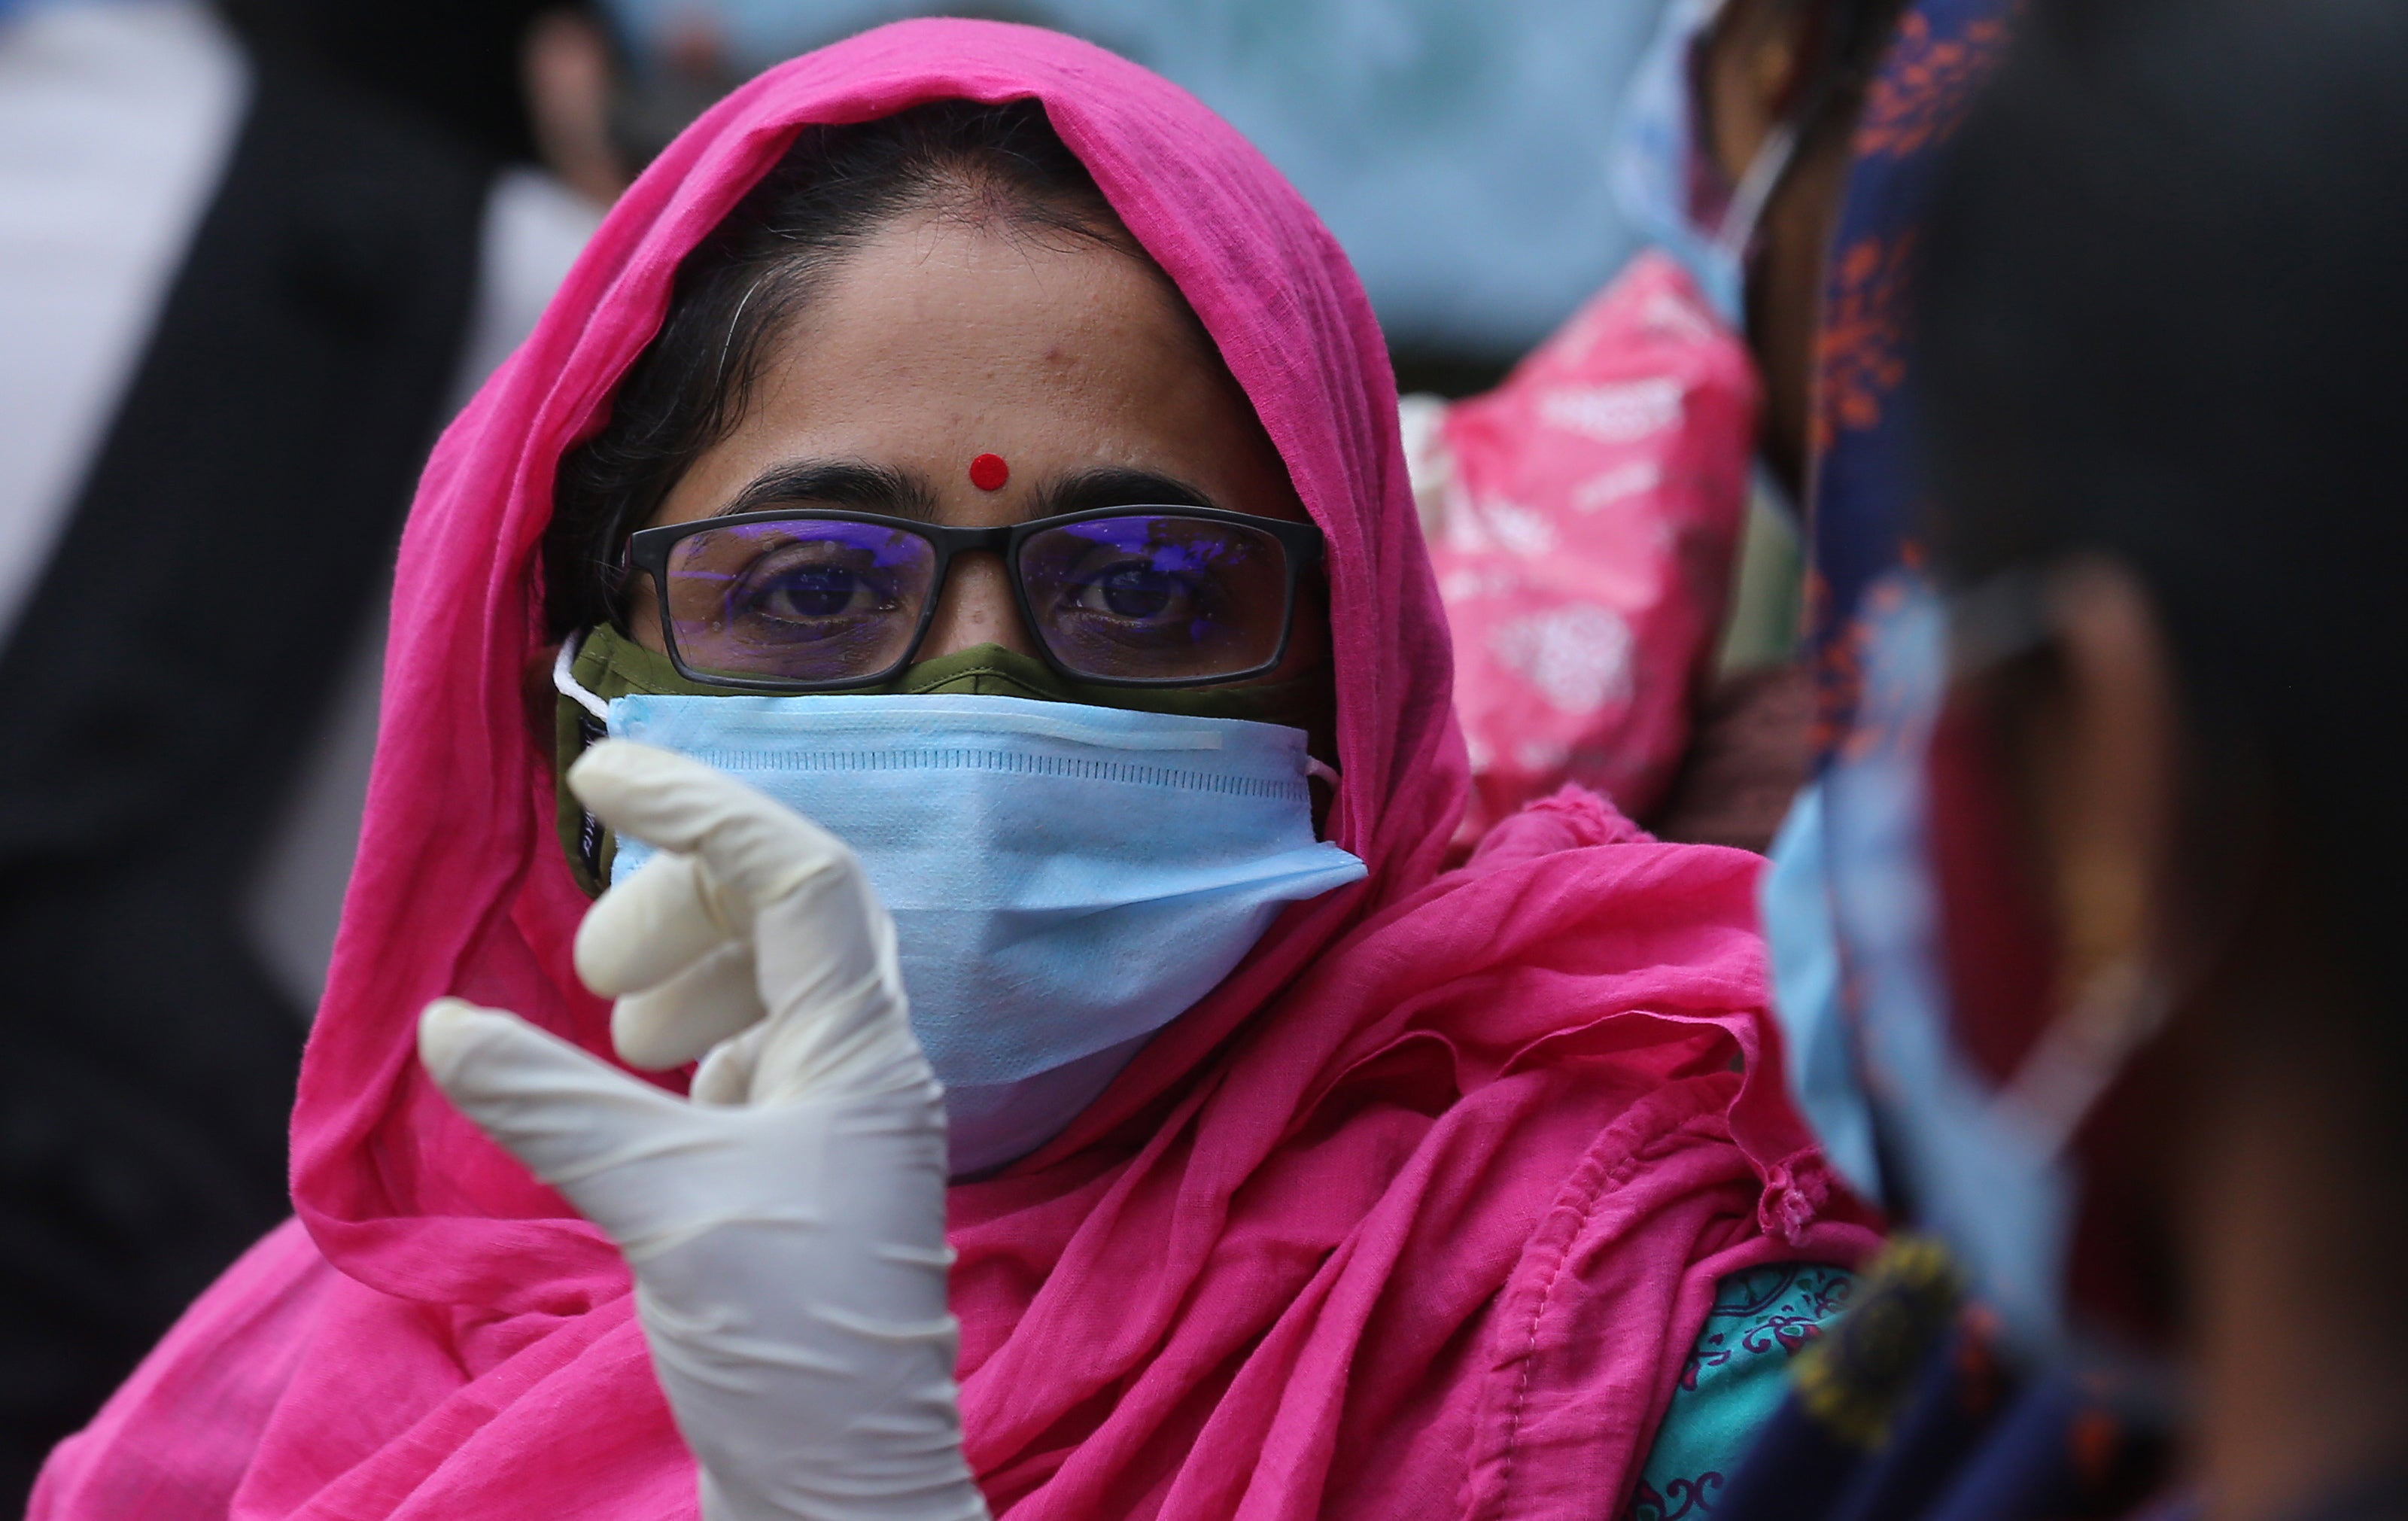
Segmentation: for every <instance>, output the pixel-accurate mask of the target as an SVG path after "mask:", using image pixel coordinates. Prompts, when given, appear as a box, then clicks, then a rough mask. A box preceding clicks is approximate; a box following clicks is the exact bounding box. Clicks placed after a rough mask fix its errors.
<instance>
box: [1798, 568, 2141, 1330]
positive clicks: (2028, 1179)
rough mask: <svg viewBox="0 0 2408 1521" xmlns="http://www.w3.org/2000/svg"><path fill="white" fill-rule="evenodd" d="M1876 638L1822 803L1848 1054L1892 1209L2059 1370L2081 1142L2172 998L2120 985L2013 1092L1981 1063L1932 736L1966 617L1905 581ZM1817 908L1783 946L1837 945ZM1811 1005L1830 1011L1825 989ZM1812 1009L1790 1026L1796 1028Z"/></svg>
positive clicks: (2051, 1037)
mask: <svg viewBox="0 0 2408 1521" xmlns="http://www.w3.org/2000/svg"><path fill="white" fill-rule="evenodd" d="M1861 621H1862V622H1863V624H1864V625H1865V627H1866V630H1867V641H1866V654H1865V664H1864V687H1863V692H1862V695H1861V697H1860V698H1859V701H1858V705H1857V710H1856V716H1855V718H1854V720H1853V725H1852V728H1851V731H1850V734H1849V737H1848V739H1847V741H1846V742H1845V743H1844V744H1842V746H1841V747H1840V750H1839V752H1838V754H1837V755H1836V756H1835V758H1834V759H1833V760H1832V762H1831V764H1830V765H1829V767H1828V769H1827V770H1826V771H1825V773H1824V776H1823V780H1822V782H1821V784H1820V800H1819V804H1818V805H1817V806H1818V808H1819V811H1820V814H1821V821H1820V825H1821V826H1820V831H1819V833H1820V844H1819V853H1820V854H1822V855H1823V857H1824V860H1825V866H1826V871H1827V873H1828V888H1829V897H1828V908H1827V911H1828V915H1829V921H1828V937H1829V939H1830V940H1831V941H1832V942H1833V943H1834V944H1835V946H1836V949H1837V955H1838V961H1837V965H1836V967H1835V968H1834V970H1835V972H1836V974H1837V976H1838V983H1837V987H1836V988H1835V989H1834V996H1833V998H1832V1003H1831V1009H1832V1012H1833V1013H1834V1014H1835V1015H1836V1016H1838V1017H1839V1018H1843V1019H1844V1020H1846V1021H1847V1022H1848V1023H1849V1025H1850V1026H1851V1028H1849V1029H1848V1030H1847V1031H1845V1032H1844V1033H1843V1034H1841V1035H1838V1036H1835V1037H1834V1038H1833V1039H1834V1040H1837V1041H1839V1042H1840V1043H1842V1044H1844V1045H1845V1047H1846V1049H1847V1052H1848V1054H1849V1055H1850V1058H1851V1059H1852V1060H1853V1062H1854V1063H1855V1064H1856V1075H1857V1079H1858V1083H1860V1085H1861V1089H1862V1102H1864V1103H1865V1104H1866V1105H1867V1106H1868V1107H1869V1110H1870V1114H1871V1122H1872V1128H1873V1130H1874V1131H1875V1133H1876V1134H1877V1136H1878V1139H1879V1142H1880V1145H1879V1160H1880V1171H1881V1172H1882V1180H1881V1181H1882V1183H1883V1184H1884V1188H1883V1192H1884V1193H1885V1195H1886V1196H1887V1197H1886V1202H1887V1203H1888V1204H1889V1205H1890V1206H1891V1208H1892V1209H1893V1210H1895V1211H1900V1212H1904V1213H1906V1214H1908V1215H1909V1216H1911V1217H1912V1218H1913V1219H1914V1220H1915V1221H1916V1223H1918V1224H1919V1225H1922V1226H1923V1227H1926V1228H1928V1229H1931V1230H1933V1231H1935V1232H1937V1233H1938V1234H1939V1235H1941V1236H1942V1238H1943V1239H1945V1240H1946V1241H1947V1242H1948V1243H1949V1245H1950V1247H1951V1248H1952V1249H1953V1251H1954V1252H1955V1253H1956V1255H1957V1257H1958V1259H1959V1260H1960V1261H1961V1262H1962V1263H1963V1264H1964V1266H1965V1268H1966V1270H1967V1273H1968V1275H1969V1277H1970V1278H1971V1281H1972V1284H1973V1285H1974V1288H1975V1290H1976V1291H1977V1293H1978V1294H1979V1295H1980V1297H1981V1298H1982V1299H1984V1300H1985V1302H1986V1303H1987V1305H1988V1306H1989V1307H1990V1308H1991V1309H1992V1310H1994V1311H1995V1312H1997V1313H1998V1314H1999V1316H2000V1320H2001V1322H2002V1323H2003V1325H2004V1327H2005V1329H2006V1331H2007V1333H2008V1336H2009V1338H2010V1340H2011V1341H2012V1342H2016V1343H2019V1344H2020V1345H2021V1346H2023V1347H2024V1348H2025V1349H2026V1350H2028V1351H2030V1352H2033V1353H2036V1354H2042V1355H2046V1354H2050V1353H2054V1352H2057V1351H2059V1350H2061V1349H2062V1348H2063V1346H2064V1345H2065V1343H2066V1341H2067V1337H2068V1334H2069V1330H2070V1325H2069V1317H2068V1314H2067V1298H2066V1264H2067V1254H2068V1251H2069V1249H2070V1245H2071V1230H2072V1221H2073V1213H2074V1203H2075V1199H2076V1198H2077V1194H2078V1180H2077V1178H2076V1176H2075V1173H2074V1169H2073V1166H2072V1159H2071V1155H2070V1148H2069V1142H2070V1141H2071V1138H2072V1136H2073V1134H2074V1132H2075V1130H2076V1129H2077V1128H2078V1127H2079V1126H2080V1124H2081V1122H2082V1120H2083V1118H2084V1117H2085V1115H2086V1114H2087V1113H2088V1112H2089V1110H2090V1108H2091V1106H2092V1105H2093V1104H2094V1103H2095V1102H2096V1100H2097V1098H2098V1096H2099V1095H2100V1093H2101V1092H2103V1091H2104V1090H2105V1088H2106V1087H2107V1085H2108V1083H2110V1082H2111V1081H2112V1080H2113V1078H2114V1074H2115V1072H2116V1071H2117V1070H2118V1069H2120V1067H2121V1066H2122V1064H2123V1063H2124V1061H2125V1060H2126V1059H2127V1058H2128V1056H2129V1055H2130V1053H2131V1052H2132V1051H2133V1050H2135V1049H2137V1047H2138V1046H2139V1044H2140V1043H2141V1042H2142V1041H2143V1040H2146V1039H2148V1037H2149V1035H2150V1034H2151V1033H2152V1032H2153V1031H2154V1029H2155V1028H2156V1025H2157V1019H2158V1018H2159V1017H2160V1016H2161V1014H2162V1012H2163V1000H2162V998H2161V997H2159V995H2158V992H2157V987H2156V984H2155V983H2154V981H2153V979H2151V978H2149V977H2147V976H2143V975H2139V974H2137V973H2136V972H2135V971H2134V970H2133V969H2130V968H2127V967H2122V966H2118V967H2114V968H2111V969H2108V971H2106V972H2104V973H2102V974H2100V975H2099V976H2098V977H2097V978H2096V979H2095V981H2094V982H2093V983H2092V985H2091V986H2089V987H2088V988H2086V989H2084V990H2083V991H2082V993H2081V994H2080V995H2079V996H2078V997H2075V998H2074V999H2073V1000H2072V1001H2071V1004H2069V1005H2068V1006H2067V1007H2066V1009H2064V1010H2063V1011H2061V1012H2058V1013H2057V1016H2056V1017H2055V1019H2054V1020H2053V1022H2052V1023H2051V1025H2050V1026H2049V1029H2048V1032H2047V1033H2046V1034H2045V1035H2043V1037H2042V1040H2040V1042H2039V1043H2038V1044H2037V1045H2036V1046H2035V1047H2034V1049H2033V1051H2032V1052H2031V1054H2030V1055H2028V1056H2027V1057H2026V1058H2025V1059H2024V1061H2023V1063H2022V1065H2021V1067H2020V1069H2018V1070H2017V1071H2016V1072H2015V1073H2014V1075H2013V1076H2012V1077H2011V1078H2010V1079H2009V1080H2007V1081H2006V1082H2003V1083H2000V1082H1996V1081H1992V1080H1991V1079H1990V1078H1988V1077H1986V1076H1985V1075H1984V1074H1983V1073H1982V1072H1981V1071H1980V1070H1979V1069H1977V1068H1976V1067H1975V1066H1974V1064H1973V1063H1972V1062H1971V1060H1970V1059H1969V1058H1968V1056H1967V1055H1966V1053H1965V1051H1964V1049H1963V1048H1962V1047H1961V1046H1960V1045H1959V1044H1958V1041H1957V1035H1956V1031H1955V1026H1954V1023H1953V1020H1952V1017H1951V1013H1950V1010H1951V998H1952V990H1951V986H1950V983H1949V968H1948V966H1947V965H1946V962H1945V957H1944V954H1943V952H1942V944H1943V939H1942V922H1941V910H1942V903H1941V897H1940V889H1939V883H1938V880H1937V877H1936V874H1935V872H1934V870H1933V866H1932V862H1933V856H1932V853H1931V829H1930V824H1929V798H1930V795H1931V794H1930V787H1929V783H1928V775H1929V757H1930V754H1931V746H1932V737H1933V734H1934V731H1935V727H1936V725H1937V724H1938V722H1939V719H1940V715H1941V712H1942V704H1943V703H1944V702H1945V700H1946V698H1947V695H1948V689H1949V684H1950V681H1951V677H1952V669H1951V660H1952V654H1951V649H1950V643H1949V629H1948V624H1949V615H1948V612H1947V610H1946V607H1945V605H1944V604H1943V603H1942V599H1941V598H1940V596H1939V595H1937V594H1936V593H1935V592H1934V591H1933V590H1932V589H1931V588H1930V587H1929V586H1928V584H1926V583H1925V582H1924V581H1921V580H1920V579H1919V578H1917V577H1915V576H1914V575H1912V574H1911V573H1906V572H1899V573H1896V574H1894V575H1892V576H1890V577H1887V578H1885V579H1884V580H1883V581H1877V582H1875V583H1874V584H1873V585H1872V586H1871V588H1869V589H1868V591H1867V594H1866V596H1865V599H1864V603H1863V612H1862V615H1861ZM1801 902H1802V900H1794V899H1792V898H1791V897H1788V896H1786V895H1785V894H1784V893H1783V892H1782V891H1780V890H1779V889H1778V888H1771V889H1768V891H1767V892H1766V895H1765V909H1766V913H1767V915H1768V923H1767V926H1766V933H1767V936H1768V938H1769V939H1770V940H1772V942H1773V943H1774V944H1775V945H1776V946H1781V945H1784V944H1785V943H1786V942H1789V941H1791V940H1793V939H1801V938H1806V937H1811V936H1812V935H1813V934H1814V933H1817V932H1818V931H1817V929H1816V927H1815V926H1813V925H1811V924H1810V923H1807V922H1806V920H1805V919H1804V918H1802V917H1800V916H1799V914H1800V903H1801ZM1812 911H1813V909H1812V906H1811V904H1809V905H1807V906H1806V908H1805V912H1806V913H1807V914H1810V915H1811V913H1812ZM1780 954H1783V953H1780V952H1776V955H1780ZM1790 979H1791V981H1792V982H1793V983H1794V982H1795V979H1796V972H1795V970H1794V969H1793V971H1792V972H1791V973H1790ZM1785 996H1792V995H1790V994H1789V993H1788V990H1787V989H1785ZM1796 996H1798V997H1800V998H1801V1001H1802V1002H1803V1003H1804V1004H1805V1005H1806V1006H1807V1007H1812V1005H1813V994H1812V993H1811V990H1810V991H1808V992H1805V993H1801V994H1799V995H1796ZM1800 1012H1804V1011H1803V1010H1799V1011H1792V1010H1786V1009H1785V1012H1784V1016H1783V1018H1784V1024H1785V1026H1789V1025H1791V1023H1792V1022H1793V1020H1794V1019H1796V1017H1797V1015H1798V1014H1799V1013H1800ZM1815 1017H1818V1018H1819V1017H1822V1016H1815ZM1799 1044H1801V1045H1803V1046H1806V1047H1808V1048H1809V1052H1810V1055H1807V1056H1806V1057H1805V1058H1803V1059H1804V1060H1814V1059H1817V1055H1815V1054H1820V1055H1824V1056H1828V1050H1829V1042H1827V1041H1825V1040H1821V1039H1819V1038H1818V1037H1816V1036H1815V1035H1813V1034H1811V1033H1805V1032H1801V1033H1800V1036H1799ZM1827 1097H1828V1096H1827ZM1846 1113H1847V1111H1846V1108H1845V1106H1844V1105H1826V1106H1824V1110H1823V1112H1822V1113H1820V1114H1818V1115H1817V1116H1816V1118H1817V1120H1818V1123H1820V1124H1826V1125H1830V1124H1834V1121H1833V1119H1832V1116H1833V1115H1834V1114H1838V1115H1841V1116H1842V1119H1841V1120H1840V1121H1838V1122H1837V1128H1838V1131H1839V1133H1837V1134H1831V1135H1828V1137H1827V1139H1829V1140H1831V1141H1833V1142H1834V1147H1835V1152H1837V1153H1839V1154H1842V1155H1844V1154H1845V1152H1846V1151H1847V1149H1848V1146H1849V1142H1850V1135H1849V1132H1850V1131H1851V1129H1852V1128H1853V1121H1850V1120H1848V1119H1846V1118H1844V1116H1845V1115H1846ZM1851 1170H1852V1171H1853V1167H1852V1168H1851Z"/></svg>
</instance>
